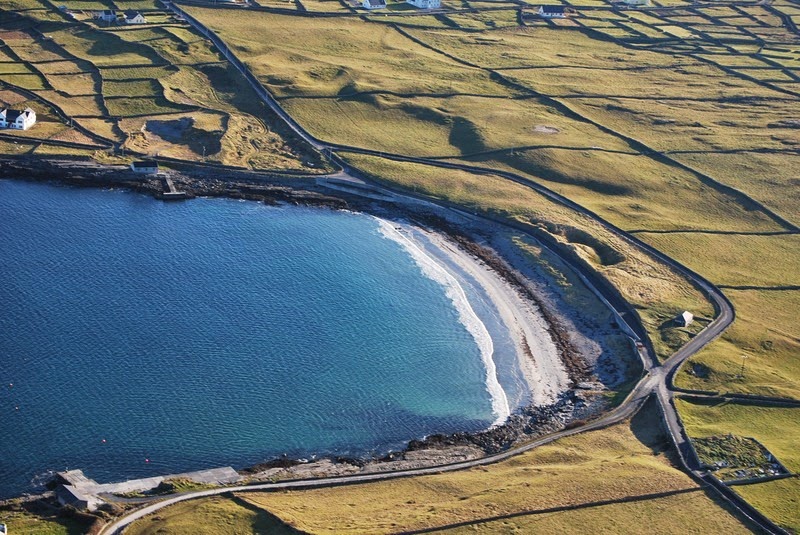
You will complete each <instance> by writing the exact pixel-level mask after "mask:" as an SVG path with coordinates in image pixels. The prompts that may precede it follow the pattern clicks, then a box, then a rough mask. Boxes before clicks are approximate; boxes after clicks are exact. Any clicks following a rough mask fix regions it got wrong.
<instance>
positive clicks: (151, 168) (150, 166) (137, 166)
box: [131, 160, 158, 175]
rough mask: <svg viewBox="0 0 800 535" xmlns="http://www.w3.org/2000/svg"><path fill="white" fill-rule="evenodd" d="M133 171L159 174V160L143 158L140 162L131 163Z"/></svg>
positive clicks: (144, 173)
mask: <svg viewBox="0 0 800 535" xmlns="http://www.w3.org/2000/svg"><path fill="white" fill-rule="evenodd" d="M131 171H133V172H134V173H141V174H143V175H155V174H158V162H157V161H155V160H142V161H140V162H133V163H131Z"/></svg>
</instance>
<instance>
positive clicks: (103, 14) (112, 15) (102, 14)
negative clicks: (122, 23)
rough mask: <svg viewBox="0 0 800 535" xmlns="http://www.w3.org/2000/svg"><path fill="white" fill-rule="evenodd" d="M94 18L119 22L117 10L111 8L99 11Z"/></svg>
mask: <svg viewBox="0 0 800 535" xmlns="http://www.w3.org/2000/svg"><path fill="white" fill-rule="evenodd" d="M94 18H96V19H97V20H102V21H103V22H117V12H116V11H113V10H111V9H106V10H105V11H97V12H95V14H94Z"/></svg>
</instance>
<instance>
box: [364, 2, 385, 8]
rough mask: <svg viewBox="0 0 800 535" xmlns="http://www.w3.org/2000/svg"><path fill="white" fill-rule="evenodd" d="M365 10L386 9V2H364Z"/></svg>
mask: <svg viewBox="0 0 800 535" xmlns="http://www.w3.org/2000/svg"><path fill="white" fill-rule="evenodd" d="M361 5H362V6H364V9H386V0H363V1H362V2H361Z"/></svg>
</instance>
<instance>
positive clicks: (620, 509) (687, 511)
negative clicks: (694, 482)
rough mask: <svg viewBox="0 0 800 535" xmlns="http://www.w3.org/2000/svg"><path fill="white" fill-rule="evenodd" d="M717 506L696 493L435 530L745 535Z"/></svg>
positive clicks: (701, 493) (492, 534)
mask: <svg viewBox="0 0 800 535" xmlns="http://www.w3.org/2000/svg"><path fill="white" fill-rule="evenodd" d="M718 508H719V506H718V505H717V504H715V503H714V502H713V501H712V500H711V499H709V497H708V496H707V495H706V494H705V493H703V492H702V491H700V490H697V491H693V492H689V493H682V494H676V495H674V496H666V497H663V498H650V499H647V500H642V501H638V502H632V503H625V504H612V505H601V506H590V507H587V508H585V509H577V510H570V511H562V512H554V513H547V514H538V515H526V516H522V517H515V518H508V519H503V520H497V521H494V522H487V523H480V524H475V525H470V526H465V527H459V528H452V529H443V530H437V531H435V532H434V533H440V534H448V535H450V534H452V535H456V534H462V533H464V534H466V533H484V534H487V535H489V534H491V535H494V534H498V533H502V534H525V533H607V534H618V533H643V532H648V531H649V530H648V529H646V528H645V527H644V524H645V523H646V524H647V525H648V526H650V525H653V524H651V522H652V523H657V525H658V528H657V530H654V531H657V532H658V533H660V534H665V535H666V534H674V535H684V534H697V535H705V534H707V533H719V532H720V531H722V530H724V531H725V533H740V532H741V533H748V532H749V530H747V529H745V528H744V527H743V526H741V525H737V523H736V522H735V520H733V519H730V520H731V521H721V520H720V514H719V511H718Z"/></svg>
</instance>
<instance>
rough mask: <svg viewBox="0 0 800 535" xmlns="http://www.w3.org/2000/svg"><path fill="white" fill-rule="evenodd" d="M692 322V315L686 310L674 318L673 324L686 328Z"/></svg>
mask: <svg viewBox="0 0 800 535" xmlns="http://www.w3.org/2000/svg"><path fill="white" fill-rule="evenodd" d="M693 321H694V314H692V313H691V312H689V311H688V310H684V311H683V312H681V314H680V315H679V316H678V317H677V318H675V323H677V324H678V325H680V326H681V327H688V326H689V325H691V324H692V322H693Z"/></svg>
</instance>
